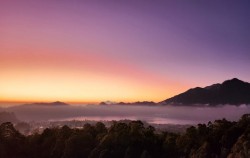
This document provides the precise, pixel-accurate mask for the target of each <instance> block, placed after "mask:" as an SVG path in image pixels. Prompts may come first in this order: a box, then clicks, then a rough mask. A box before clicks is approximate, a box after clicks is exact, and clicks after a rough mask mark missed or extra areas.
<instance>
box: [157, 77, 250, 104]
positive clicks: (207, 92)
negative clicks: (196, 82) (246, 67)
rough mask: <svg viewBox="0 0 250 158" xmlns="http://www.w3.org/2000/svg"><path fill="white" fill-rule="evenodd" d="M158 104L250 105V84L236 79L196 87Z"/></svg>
mask: <svg viewBox="0 0 250 158" xmlns="http://www.w3.org/2000/svg"><path fill="white" fill-rule="evenodd" d="M160 104H175V105H199V104H202V105H205V104H206V105H210V106H216V105H224V104H230V105H240V104H250V83H248V82H244V81H241V80H239V79H237V78H233V79H231V80H226V81H224V82H223V83H222V84H219V83H217V84H213V85H211V86H207V87H204V88H201V87H196V88H192V89H189V90H187V91H186V92H184V93H181V94H179V95H176V96H174V97H172V98H169V99H166V100H164V101H162V102H160Z"/></svg>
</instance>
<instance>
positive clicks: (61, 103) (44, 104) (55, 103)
mask: <svg viewBox="0 0 250 158" xmlns="http://www.w3.org/2000/svg"><path fill="white" fill-rule="evenodd" d="M23 105H25V106H27V105H28V106H68V105H69V104H67V103H64V102H60V101H55V102H51V103H44V102H41V103H31V104H23ZM23 105H22V106H23Z"/></svg>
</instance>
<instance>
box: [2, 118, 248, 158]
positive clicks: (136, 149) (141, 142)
mask: <svg viewBox="0 0 250 158" xmlns="http://www.w3.org/2000/svg"><path fill="white" fill-rule="evenodd" d="M249 149H250V114H246V115H243V116H242V118H241V119H240V120H239V121H238V122H230V121H227V120H225V119H222V120H216V121H214V123H211V122H209V123H208V124H198V125H197V126H196V127H194V126H192V127H190V128H188V129H187V130H186V132H185V133H184V134H178V133H169V132H162V133H158V132H156V131H155V129H154V127H152V126H148V127H145V126H144V125H143V123H142V122H141V121H131V122H129V123H121V122H114V123H113V125H112V126H111V127H109V128H106V127H105V125H104V124H103V123H101V122H98V123H97V124H96V125H90V124H85V125H84V127H83V128H81V129H71V128H69V127H67V126H63V127H61V128H52V129H45V130H44V131H43V133H42V134H37V133H34V134H32V135H29V136H23V135H22V134H20V133H19V132H18V131H17V130H16V129H15V128H14V126H13V125H12V124H11V123H8V122H7V123H3V124H1V125H0V157H1V158H34V157H36V158H116V157H117V158H120V157H121V158H154V157H157V158H167V157H171V158H178V157H194V158H196V157H202V158H213V157H214V158H224V157H229V158H230V157H242V158H244V157H250V153H249Z"/></svg>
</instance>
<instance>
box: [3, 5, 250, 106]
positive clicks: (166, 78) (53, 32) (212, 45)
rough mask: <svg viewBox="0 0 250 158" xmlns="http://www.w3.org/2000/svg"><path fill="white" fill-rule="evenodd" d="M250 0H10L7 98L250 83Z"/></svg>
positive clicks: (124, 94) (161, 92) (121, 97)
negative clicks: (235, 80)
mask: <svg viewBox="0 0 250 158" xmlns="http://www.w3.org/2000/svg"><path fill="white" fill-rule="evenodd" d="M249 8H250V1H248V0H241V1H238V0H234V1H232V0H220V1H211V0H203V1H200V0H190V1H186V0H182V1H180V0H171V1H170V0H168V1H165V0H99V1H97V0H1V1H0V101H2V102H6V101H12V102H13V101H55V100H60V101H66V102H99V101H105V100H112V101H137V100H139V101H143V100H153V101H161V100H164V99H166V98H168V97H171V96H173V95H176V94H178V93H180V92H183V91H185V90H187V89H189V88H191V87H196V86H201V87H202V86H206V85H210V84H213V83H217V82H222V81H224V80H226V79H230V78H234V77H237V78H239V79H242V80H244V81H248V82H250V20H249V19H250V9H249Z"/></svg>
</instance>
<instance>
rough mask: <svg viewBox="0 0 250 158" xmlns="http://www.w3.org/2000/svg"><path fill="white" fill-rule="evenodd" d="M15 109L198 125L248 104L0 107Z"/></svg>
mask: <svg viewBox="0 0 250 158" xmlns="http://www.w3.org/2000/svg"><path fill="white" fill-rule="evenodd" d="M2 111H8V112H14V113H15V114H16V116H17V118H18V119H19V120H21V121H58V120H95V121H104V120H105V121H111V120H124V119H129V120H142V121H146V122H148V123H155V124H197V123H207V122H208V121H214V120H216V119H222V118H226V119H227V120H230V121H236V120H238V119H239V118H240V117H241V116H242V115H243V114H246V113H250V106H246V105H241V106H229V105H226V106H220V107H189V106H124V105H104V106H102V105H78V106H15V107H8V108H2Z"/></svg>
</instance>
